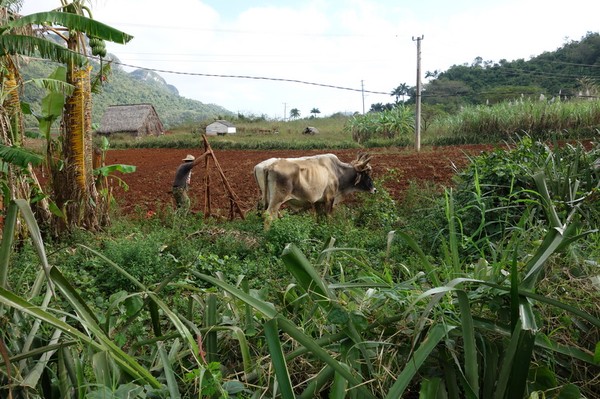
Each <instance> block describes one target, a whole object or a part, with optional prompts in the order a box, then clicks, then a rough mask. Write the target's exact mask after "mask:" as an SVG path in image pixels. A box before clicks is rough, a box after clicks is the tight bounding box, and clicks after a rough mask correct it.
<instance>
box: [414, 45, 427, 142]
mask: <svg viewBox="0 0 600 399" xmlns="http://www.w3.org/2000/svg"><path fill="white" fill-rule="evenodd" d="M423 37H424V36H423V35H421V37H417V38H416V39H415V38H414V36H413V38H412V39H413V41H416V42H417V95H416V98H415V100H416V106H415V149H416V150H417V151H421V40H423Z"/></svg>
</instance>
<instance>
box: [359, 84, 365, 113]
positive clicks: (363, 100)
mask: <svg viewBox="0 0 600 399" xmlns="http://www.w3.org/2000/svg"><path fill="white" fill-rule="evenodd" d="M360 88H361V92H362V103H363V115H364V114H365V81H364V80H361V81H360Z"/></svg>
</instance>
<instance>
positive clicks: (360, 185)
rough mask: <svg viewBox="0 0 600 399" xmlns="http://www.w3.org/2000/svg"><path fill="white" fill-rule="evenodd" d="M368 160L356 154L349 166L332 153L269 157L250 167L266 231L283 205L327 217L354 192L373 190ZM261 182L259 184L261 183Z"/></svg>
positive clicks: (366, 157) (366, 156)
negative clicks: (300, 156)
mask: <svg viewBox="0 0 600 399" xmlns="http://www.w3.org/2000/svg"><path fill="white" fill-rule="evenodd" d="M370 160H371V157H369V155H367V154H359V156H358V158H357V159H355V160H354V161H352V162H351V163H349V164H348V163H345V162H342V161H340V160H339V159H338V158H337V157H336V156H335V155H333V154H321V155H315V156H311V157H302V158H271V159H267V160H266V161H263V162H261V163H259V164H258V165H256V166H255V167H254V176H255V178H256V181H257V183H258V185H259V188H260V189H261V192H262V206H263V207H266V212H265V228H266V229H268V228H269V227H270V225H271V222H272V220H273V219H275V218H276V217H277V214H278V212H279V208H280V207H281V205H283V204H284V203H287V204H288V205H289V206H291V207H292V208H295V209H307V208H312V209H314V210H315V211H316V212H317V214H318V215H328V214H330V213H331V212H332V211H333V207H334V205H335V204H337V203H338V202H340V201H341V200H342V199H343V198H344V197H345V196H346V195H348V194H350V193H352V192H355V191H366V192H370V193H374V192H375V191H376V189H375V187H374V185H373V179H372V178H371V166H370V165H369V161H370ZM261 181H262V184H261Z"/></svg>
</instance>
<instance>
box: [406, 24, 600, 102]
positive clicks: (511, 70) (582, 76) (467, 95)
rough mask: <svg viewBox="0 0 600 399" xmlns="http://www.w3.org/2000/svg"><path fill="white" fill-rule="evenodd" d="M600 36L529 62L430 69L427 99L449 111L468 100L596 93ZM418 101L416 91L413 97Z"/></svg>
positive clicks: (478, 61)
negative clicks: (442, 69)
mask: <svg viewBox="0 0 600 399" xmlns="http://www.w3.org/2000/svg"><path fill="white" fill-rule="evenodd" d="M599 67H600V34H598V33H592V32H589V33H588V34H587V35H586V36H584V37H583V38H582V39H581V40H579V41H570V42H568V43H565V44H564V45H563V46H562V47H560V48H558V49H557V50H556V51H548V52H544V53H543V54H541V55H539V56H536V57H533V58H531V59H530V60H524V59H517V60H514V61H507V60H504V59H503V60H500V61H498V62H493V61H486V60H483V59H482V58H481V57H476V58H475V59H474V60H473V62H471V63H470V64H469V63H465V64H462V65H453V66H451V67H450V68H448V70H446V71H443V72H442V71H428V72H426V74H425V77H426V78H430V80H429V82H428V83H427V84H426V85H425V86H424V90H423V102H424V103H425V104H440V105H443V106H445V107H446V108H447V110H448V111H451V112H452V111H453V110H456V109H458V108H459V107H460V106H461V105H466V104H486V103H487V104H491V103H497V102H501V101H505V100H513V99H515V98H519V97H521V96H527V97H531V98H536V97H540V96H541V95H543V96H544V97H546V98H547V99H551V98H553V97H555V98H557V97H561V98H563V99H564V98H571V97H575V96H580V97H581V96H588V97H597V96H598V95H599V90H598V87H599V86H598V83H599V82H600V69H599ZM409 102H414V93H411V100H409Z"/></svg>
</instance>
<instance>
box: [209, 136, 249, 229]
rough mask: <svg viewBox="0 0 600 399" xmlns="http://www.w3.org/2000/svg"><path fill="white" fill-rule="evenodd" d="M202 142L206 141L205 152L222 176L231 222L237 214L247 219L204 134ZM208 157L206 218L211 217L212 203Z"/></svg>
mask: <svg viewBox="0 0 600 399" xmlns="http://www.w3.org/2000/svg"><path fill="white" fill-rule="evenodd" d="M202 140H203V141H204V152H205V153H207V152H208V155H209V156H210V158H212V160H213V161H214V163H215V167H216V168H217V172H219V175H220V176H221V181H222V182H223V187H224V188H225V191H226V192H227V194H228V197H229V220H233V219H234V217H235V213H238V214H239V215H240V217H241V218H242V220H244V219H245V217H244V212H242V208H240V205H239V199H238V196H237V195H236V194H235V193H234V192H233V189H232V188H231V185H230V184H229V181H227V178H226V177H225V174H224V173H223V169H221V165H219V161H217V157H216V156H215V153H214V152H213V150H212V148H211V147H210V144H208V139H207V138H206V135H205V134H203V135H202ZM208 158H209V157H208V156H207V157H206V158H205V160H204V194H205V195H204V218H205V219H206V218H208V217H210V216H211V212H212V211H211V201H210V185H211V184H210V176H209V173H208V171H209V163H208Z"/></svg>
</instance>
